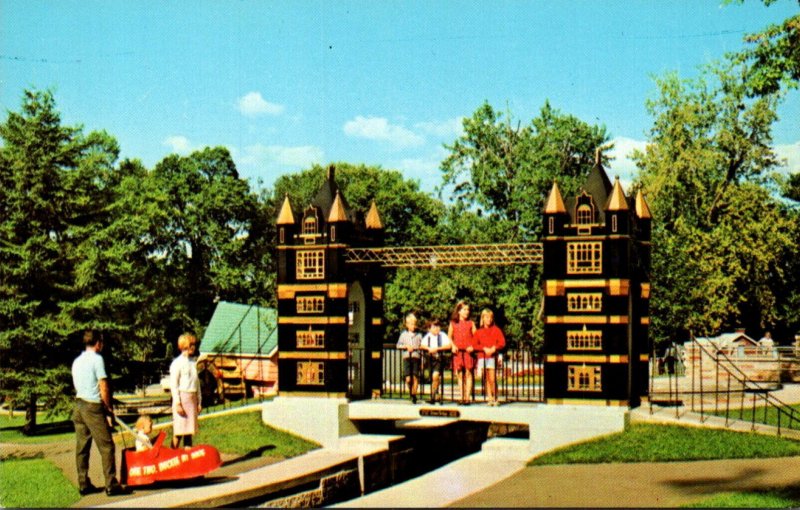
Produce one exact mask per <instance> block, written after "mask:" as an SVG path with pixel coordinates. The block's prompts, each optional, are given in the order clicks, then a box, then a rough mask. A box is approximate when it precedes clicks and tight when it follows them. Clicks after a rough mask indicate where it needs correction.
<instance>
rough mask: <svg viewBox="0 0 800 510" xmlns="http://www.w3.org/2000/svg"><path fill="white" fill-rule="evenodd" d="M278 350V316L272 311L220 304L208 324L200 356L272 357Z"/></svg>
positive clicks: (254, 306)
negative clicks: (205, 354)
mask: <svg viewBox="0 0 800 510" xmlns="http://www.w3.org/2000/svg"><path fill="white" fill-rule="evenodd" d="M277 348H278V313H277V311H276V310H275V309H274V308H264V307H261V306H256V305H243V304H240V303H228V302H227V301H220V302H219V303H217V308H216V309H215V310H214V315H213V316H212V317H211V321H210V322H209V323H208V327H207V328H206V332H205V334H204V335H203V340H202V341H201V343H200V352H201V353H207V354H232V355H237V354H239V355H245V356H266V357H269V356H272V355H273V354H275V351H276V350H277Z"/></svg>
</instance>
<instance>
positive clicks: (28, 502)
mask: <svg viewBox="0 0 800 510" xmlns="http://www.w3.org/2000/svg"><path fill="white" fill-rule="evenodd" d="M79 499H80V495H79V494H78V489H76V488H75V487H74V486H73V485H72V484H71V483H70V482H69V480H67V478H66V477H65V476H64V473H62V472H61V470H59V469H58V468H57V467H55V466H54V465H53V463H52V462H50V461H49V460H45V459H25V460H18V459H5V460H3V461H2V462H0V505H2V506H4V507H6V508H18V507H19V508H42V507H56V508H64V507H68V506H72V505H73V504H74V503H75V502H76V501H78V500H79Z"/></svg>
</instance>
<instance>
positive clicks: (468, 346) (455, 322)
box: [447, 301, 475, 405]
mask: <svg viewBox="0 0 800 510" xmlns="http://www.w3.org/2000/svg"><path fill="white" fill-rule="evenodd" d="M474 333H475V323H474V322H472V321H471V320H469V305H468V304H467V303H466V302H465V301H459V302H458V303H457V304H456V307H455V310H453V314H452V315H451V316H450V326H448V328H447V336H448V337H450V339H451V341H452V343H453V372H455V373H456V375H457V376H458V387H459V389H460V391H461V400H459V404H464V405H467V404H469V403H470V401H471V400H472V371H473V370H474V368H475V357H474V355H473V351H474V350H475V348H474V346H473V344H472V335H473V334H474Z"/></svg>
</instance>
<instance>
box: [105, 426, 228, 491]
mask: <svg viewBox="0 0 800 510" xmlns="http://www.w3.org/2000/svg"><path fill="white" fill-rule="evenodd" d="M166 436H167V435H166V433H165V432H164V431H163V430H162V431H161V432H159V434H158V437H157V438H156V440H155V441H153V448H150V449H149V450H143V451H140V452H137V451H135V450H134V449H131V448H129V449H126V450H125V452H124V455H123V457H122V476H121V478H122V483H123V484H127V485H148V484H151V483H154V482H159V481H164V480H186V479H189V478H197V477H200V476H203V475H206V474H208V473H210V472H212V471H214V470H215V469H217V468H218V467H220V465H222V461H221V460H220V457H219V452H218V451H217V449H216V448H214V447H213V446H209V445H199V446H195V447H192V448H186V449H184V448H169V447H167V446H164V439H165V438H166Z"/></svg>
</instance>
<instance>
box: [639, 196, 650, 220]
mask: <svg viewBox="0 0 800 510" xmlns="http://www.w3.org/2000/svg"><path fill="white" fill-rule="evenodd" d="M636 217H637V218H640V219H647V220H649V219H652V218H653V216H652V214H650V207H649V206H648V205H647V200H645V199H644V194H643V193H642V190H641V189H640V190H639V191H638V192H637V193H636Z"/></svg>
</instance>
